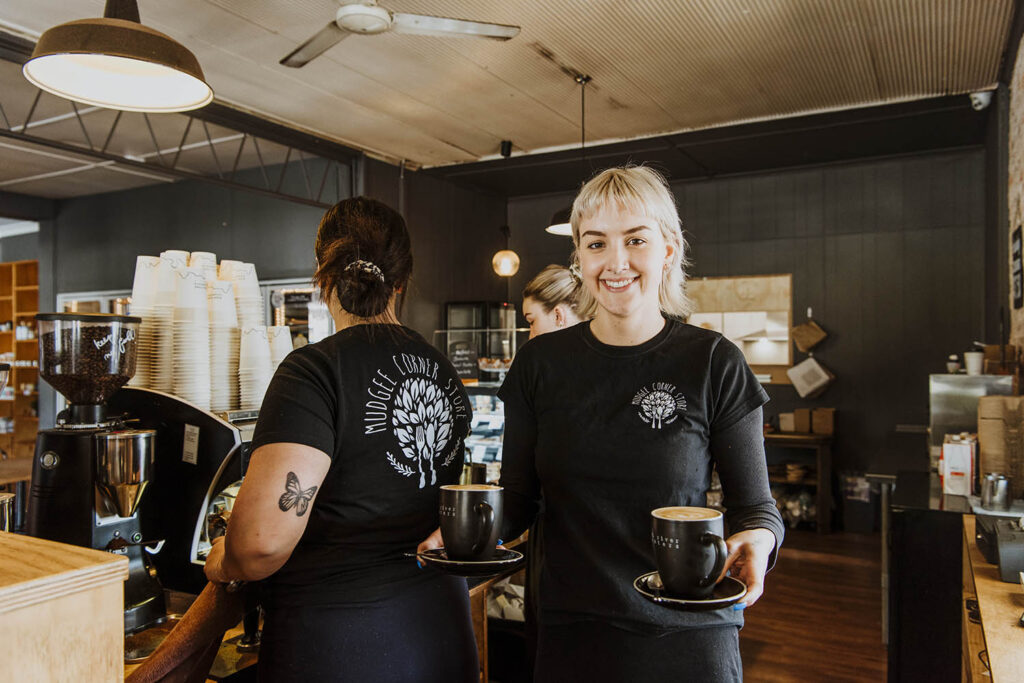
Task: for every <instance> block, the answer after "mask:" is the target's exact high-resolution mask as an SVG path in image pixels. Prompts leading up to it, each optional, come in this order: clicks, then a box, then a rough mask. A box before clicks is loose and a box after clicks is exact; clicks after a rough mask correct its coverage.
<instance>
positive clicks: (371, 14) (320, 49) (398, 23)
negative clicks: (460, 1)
mask: <svg viewBox="0 0 1024 683" xmlns="http://www.w3.org/2000/svg"><path fill="white" fill-rule="evenodd" d="M385 31H394V32H395V33H410V34H415V35H421V36H472V37H477V38H492V39H494V40H508V39H509V38H512V37H513V36H515V35H516V34H518V33H519V27H518V26H509V25H507V24H491V23H486V22H480V21H467V20H465V19H450V18H448V17H432V16H429V15H426V14H403V13H401V12H392V11H391V10H389V9H387V8H384V7H381V6H379V5H378V4H377V2H376V0H354V1H352V2H345V3H343V4H342V5H341V7H339V8H338V13H337V14H336V15H335V16H334V21H332V22H331V23H329V24H327V26H325V27H324V28H322V29H321V30H320V32H319V33H317V34H316V35H314V36H313V37H312V38H310V39H309V40H307V41H306V42H304V43H303V44H302V45H300V46H299V47H298V48H296V49H295V50H294V51H293V52H291V53H290V54H289V55H288V56H287V57H285V58H284V59H282V60H281V64H283V65H285V66H290V67H293V68H299V67H300V66H305V65H306V64H307V63H308V62H309V61H310V60H312V59H314V58H316V57H319V56H320V55H322V54H323V53H324V52H326V51H327V50H329V49H331V48H332V47H334V46H335V45H337V44H338V43H340V42H341V41H342V40H344V39H345V38H348V37H349V36H350V35H352V34H354V33H355V34H361V35H373V34H376V33H384V32H385Z"/></svg>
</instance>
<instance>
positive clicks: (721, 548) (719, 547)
mask: <svg viewBox="0 0 1024 683" xmlns="http://www.w3.org/2000/svg"><path fill="white" fill-rule="evenodd" d="M700 542H701V543H702V544H704V545H711V544H714V546H715V566H714V567H713V568H712V569H711V573H710V574H708V575H707V576H705V577H704V578H703V579H701V580H700V587H701V588H707V587H708V586H710V585H711V584H713V583H715V581H717V580H718V575H719V574H721V573H722V569H723V568H724V567H725V560H726V559H727V558H728V557H729V548H728V546H726V545H725V541H724V540H723V539H722V537H721V536H719V535H717V534H713V533H711V532H710V531H707V532H704V533H703V534H701V537H700Z"/></svg>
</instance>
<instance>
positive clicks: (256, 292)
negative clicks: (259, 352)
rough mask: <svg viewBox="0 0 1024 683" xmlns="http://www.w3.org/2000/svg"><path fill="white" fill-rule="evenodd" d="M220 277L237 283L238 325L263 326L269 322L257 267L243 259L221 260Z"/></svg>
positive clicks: (236, 305) (242, 326) (244, 326)
mask: <svg viewBox="0 0 1024 683" xmlns="http://www.w3.org/2000/svg"><path fill="white" fill-rule="evenodd" d="M220 279H221V280H230V281H231V282H233V283H234V285H235V307H236V309H237V311H238V326H239V327H241V328H246V327H262V326H264V325H266V324H267V319H266V314H265V313H264V311H263V297H262V296H261V295H260V281H259V279H257V277H256V267H255V266H254V265H253V264H251V263H242V262H241V261H228V260H224V261H221V262H220Z"/></svg>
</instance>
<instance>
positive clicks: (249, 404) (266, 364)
mask: <svg viewBox="0 0 1024 683" xmlns="http://www.w3.org/2000/svg"><path fill="white" fill-rule="evenodd" d="M272 374H273V369H272V368H271V364H270V342H269V340H268V339H267V328H266V327H263V326H250V327H242V328H241V342H240V343H239V351H238V389H239V401H240V406H239V407H240V408H242V409H243V410H253V409H259V407H260V405H261V404H262V403H263V395H264V394H265V393H266V392H267V385H269V384H270V378H271V375H272Z"/></svg>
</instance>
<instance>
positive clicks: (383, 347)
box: [206, 197, 480, 683]
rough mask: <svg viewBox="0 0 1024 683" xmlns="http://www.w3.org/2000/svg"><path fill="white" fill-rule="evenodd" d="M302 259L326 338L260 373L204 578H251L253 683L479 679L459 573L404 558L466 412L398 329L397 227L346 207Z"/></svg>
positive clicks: (400, 254)
mask: <svg viewBox="0 0 1024 683" xmlns="http://www.w3.org/2000/svg"><path fill="white" fill-rule="evenodd" d="M315 250H316V259H317V264H318V267H317V270H316V274H315V276H314V281H315V283H316V284H317V285H318V287H319V288H320V291H321V294H322V296H323V298H324V300H325V301H326V302H327V304H328V306H329V308H330V310H331V315H332V316H333V318H334V321H335V324H336V326H337V329H338V332H337V333H336V334H334V335H332V336H331V337H328V338H327V339H325V340H323V341H321V342H318V343H316V344H310V345H308V346H305V347H303V348H301V349H296V350H295V351H293V352H292V353H291V354H290V355H289V356H288V357H287V358H286V359H285V360H284V362H283V363H282V364H281V365H280V367H279V368H278V370H277V372H276V374H275V375H274V379H273V380H272V381H271V383H270V387H269V388H268V390H267V394H266V397H265V398H264V400H263V405H262V407H261V408H260V415H259V420H258V422H257V424H256V432H255V435H254V436H253V440H252V446H253V453H252V458H251V460H250V463H249V468H248V471H247V473H246V476H245V480H244V481H243V483H242V487H241V490H240V491H239V493H238V498H237V500H236V502H235V505H234V509H233V511H232V515H231V522H230V524H229V525H228V530H227V535H226V536H225V540H224V542H223V543H220V544H218V545H216V546H214V548H213V549H212V551H211V553H210V556H209V558H208V559H207V561H206V575H207V577H208V578H209V579H210V580H211V581H217V582H226V581H232V580H244V581H261V582H262V583H261V585H260V596H261V599H262V603H263V607H264V611H265V622H264V629H263V640H262V643H261V647H260V657H259V678H260V680H261V681H274V682H275V683H276V682H278V681H359V682H362V681H375V682H380V681H394V682H398V681H401V682H403V683H404V682H408V681H422V682H424V683H428V682H429V683H433V682H438V683H440V682H444V683H447V682H450V681H455V682H458V683H461V682H467V681H477V680H479V675H480V674H479V667H478V662H477V650H476V642H475V640H474V637H473V628H472V622H471V620H470V611H469V595H468V592H467V588H466V581H465V579H460V578H456V577H452V576H447V575H442V574H440V573H438V572H436V571H435V570H433V569H431V568H429V567H428V568H423V569H420V568H418V567H417V565H416V563H415V562H414V561H412V560H410V559H409V558H408V557H405V556H404V553H406V552H411V551H413V550H415V548H416V545H417V543H418V542H419V541H420V540H421V539H422V538H423V537H424V536H426V535H427V534H428V533H430V531H431V530H433V529H435V528H437V526H438V490H439V487H440V486H441V485H443V484H454V483H458V479H459V475H460V473H461V472H462V464H463V448H464V447H463V441H464V439H465V436H466V434H467V432H468V430H469V423H470V418H471V415H470V408H469V402H468V399H467V396H466V393H465V390H464V389H463V386H462V382H461V381H460V380H459V377H458V375H457V374H456V372H455V369H454V368H453V367H452V366H451V364H450V363H449V362H448V360H447V359H446V358H445V357H444V356H443V355H442V354H441V353H440V352H439V351H437V350H436V349H434V347H432V346H431V345H430V344H428V343H427V342H426V341H425V340H424V339H423V338H422V337H421V336H420V335H419V334H417V333H416V332H414V331H413V330H411V329H408V328H406V327H403V326H401V325H400V324H399V323H398V319H397V317H396V313H395V308H396V299H397V297H398V296H399V295H400V293H401V292H403V291H404V290H405V288H406V286H407V284H408V282H409V277H410V275H411V273H412V253H411V251H410V241H409V233H408V232H407V230H406V226H405V221H404V220H403V219H402V217H401V216H400V215H399V214H398V213H396V212H395V211H393V210H392V209H390V208H388V207H387V206H385V205H383V204H381V203H380V202H377V201H374V200H372V199H366V198H364V197H357V198H355V199H346V200H344V201H342V202H339V203H338V204H336V205H335V206H333V207H332V208H331V209H329V210H328V211H327V213H326V214H325V215H324V217H323V219H322V220H321V222H320V228H319V231H318V233H317V238H316V246H315Z"/></svg>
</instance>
